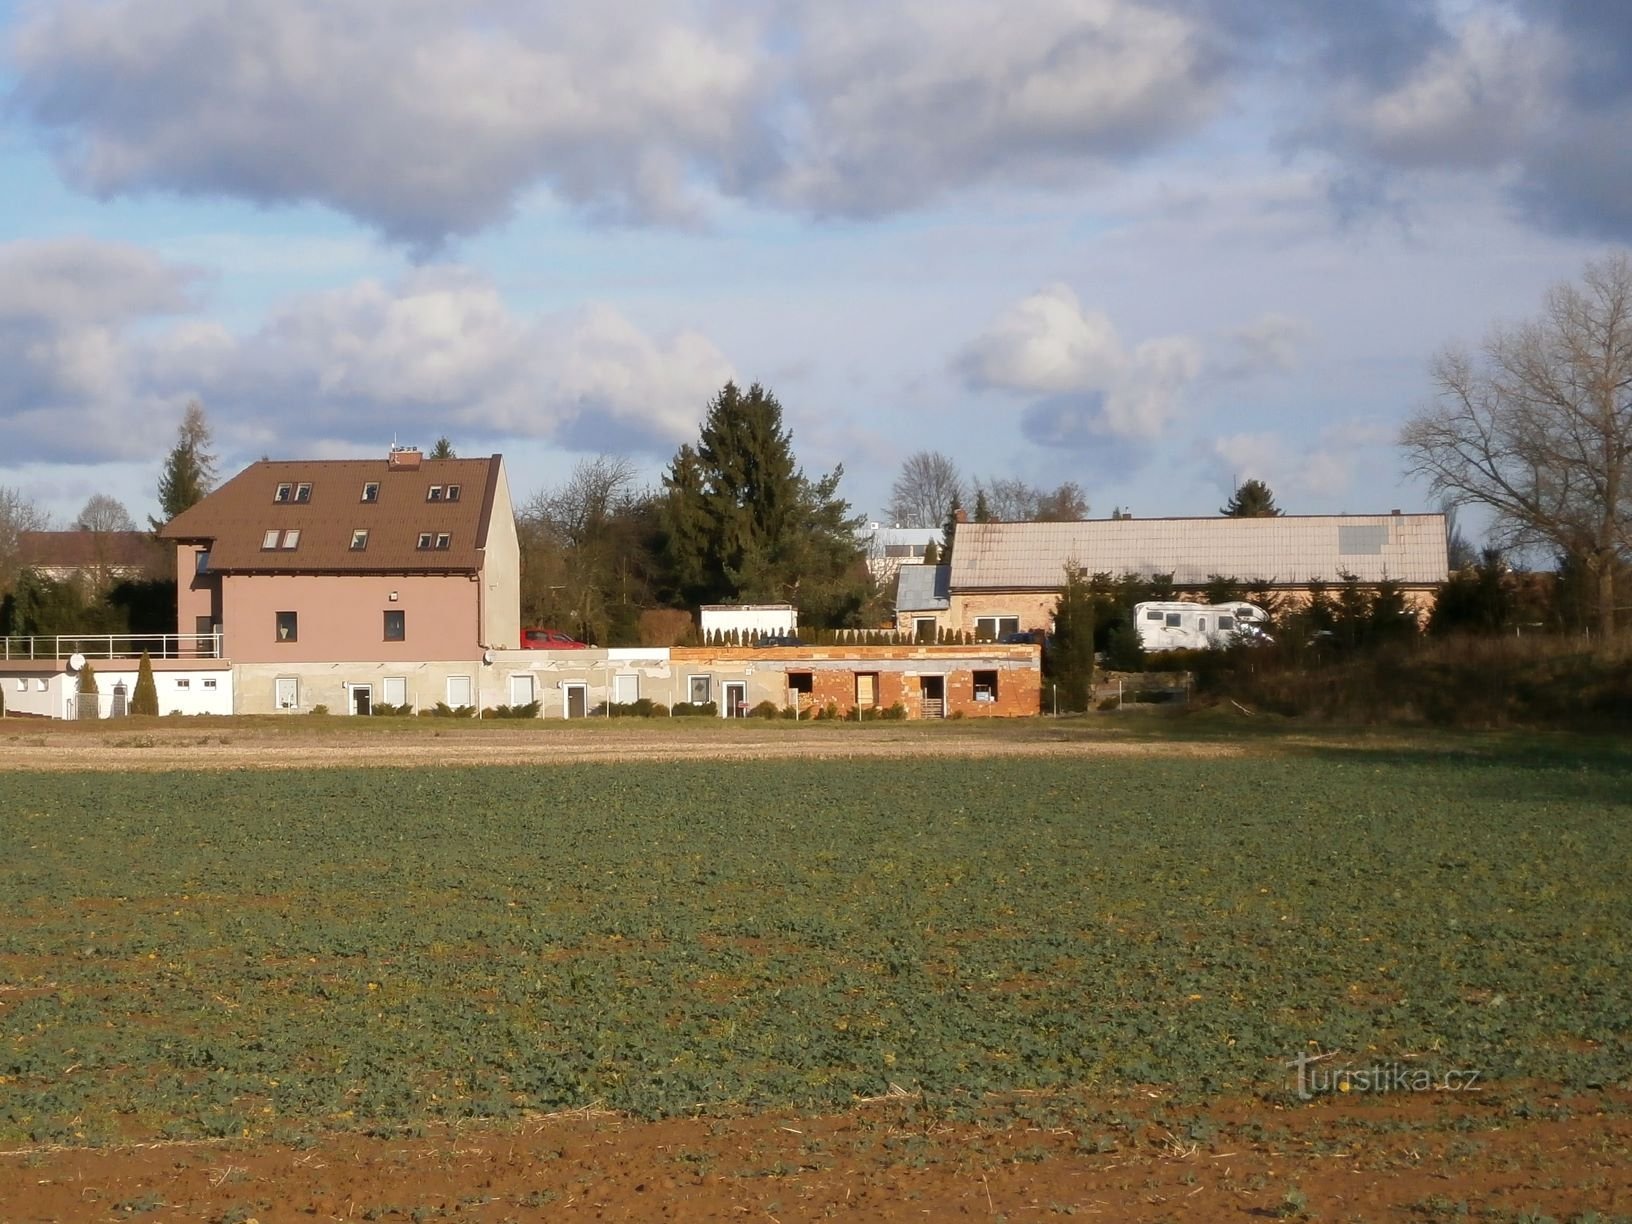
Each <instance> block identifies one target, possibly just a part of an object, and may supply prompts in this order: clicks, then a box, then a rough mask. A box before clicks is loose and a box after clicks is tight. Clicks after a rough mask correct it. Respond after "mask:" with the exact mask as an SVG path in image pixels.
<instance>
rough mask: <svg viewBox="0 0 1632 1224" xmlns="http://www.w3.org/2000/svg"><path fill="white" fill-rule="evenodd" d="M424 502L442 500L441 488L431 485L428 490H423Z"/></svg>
mask: <svg viewBox="0 0 1632 1224" xmlns="http://www.w3.org/2000/svg"><path fill="white" fill-rule="evenodd" d="M425 500H426V501H441V500H442V486H441V485H432V486H431V487H430V488H428V489H426V490H425Z"/></svg>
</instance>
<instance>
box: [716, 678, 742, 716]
mask: <svg viewBox="0 0 1632 1224" xmlns="http://www.w3.org/2000/svg"><path fill="white" fill-rule="evenodd" d="M720 692H721V693H722V695H723V696H724V697H725V706H724V708H723V709H721V710H720V717H721V718H745V717H747V715H748V686H747V685H746V684H740V683H738V682H737V681H735V680H728V681H726V682H725V683H724V684H722V685H720Z"/></svg>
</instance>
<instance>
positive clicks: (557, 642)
mask: <svg viewBox="0 0 1632 1224" xmlns="http://www.w3.org/2000/svg"><path fill="white" fill-rule="evenodd" d="M521 648H522V649H523V650H585V649H587V647H586V646H585V645H584V643H582V642H580V641H579V640H578V639H577V638H574V637H568V636H567V635H566V634H564V633H562V632H561V630H559V629H523V630H522V631H521Z"/></svg>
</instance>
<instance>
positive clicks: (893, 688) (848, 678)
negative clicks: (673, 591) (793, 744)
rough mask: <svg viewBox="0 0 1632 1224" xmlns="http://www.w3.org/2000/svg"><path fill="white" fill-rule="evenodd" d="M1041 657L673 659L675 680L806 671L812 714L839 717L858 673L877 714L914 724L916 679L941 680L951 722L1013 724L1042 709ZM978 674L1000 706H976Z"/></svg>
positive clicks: (795, 652)
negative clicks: (892, 713) (751, 671)
mask: <svg viewBox="0 0 1632 1224" xmlns="http://www.w3.org/2000/svg"><path fill="white" fill-rule="evenodd" d="M1041 654H1042V652H1041V650H1040V649H1039V648H1038V647H1036V646H1003V645H982V646H978V647H970V646H794V647H771V648H767V649H755V648H751V647H724V648H721V647H676V648H675V649H674V650H673V651H671V653H670V658H671V660H672V662H673V666H674V670H675V673H676V674H677V675H684V674H687V673H699V672H714V671H718V672H721V673H725V672H734V671H740V670H741V669H742V667H743V666H744V665H745V664H747V663H753V664H754V665H755V667H756V676H757V675H761V674H762V671H763V670H769V669H775V670H776V671H778V672H780V673H783V674H785V673H787V672H795V671H800V672H803V671H808V672H809V673H810V674H811V695H810V697H809V698H807V701H808V704H809V708H812V709H821V708H825V707H826V706H827V705H828V704H829V703H832V704H833V705H834V706H836V707H838V709H839V711H840V713H848V712H849V711H850V710H852V709H854V708H855V705H856V676H857V674H858V673H868V672H871V673H875V674H876V675H877V676H878V684H877V693H878V707H879V708H880V709H888V708H889V707H890V706H892V705H895V704H896V703H897V702H899V703H900V704H901V705H902V706H904V707H905V708H906V711H907V717H909V718H920V717H922V716H923V701H922V696H921V691H922V690H921V686H920V684H919V676H920V675H923V674H925V673H928V674H930V675H942V676H944V677H945V678H944V680H943V681H942V685H943V692H944V694H945V698H944V700H945V709H946V713H947V714H948V715H950V714H952V713H954V712H958V711H961V712H962V714H963V716H964V717H966V718H1013V717H1021V716H1025V715H1029V714H1036V713H1038V712H1039V710H1040V709H1041V700H1042V698H1041V694H1042V670H1041V666H1042V664H1041ZM977 671H993V672H996V673H997V700H996V701H976V700H975V695H974V690H975V679H974V674H975V672H977ZM908 673H912V674H908Z"/></svg>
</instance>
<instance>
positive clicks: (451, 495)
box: [448, 485, 459, 501]
mask: <svg viewBox="0 0 1632 1224" xmlns="http://www.w3.org/2000/svg"><path fill="white" fill-rule="evenodd" d="M448 500H449V501H458V500H459V486H458V485H449V486H448Z"/></svg>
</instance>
